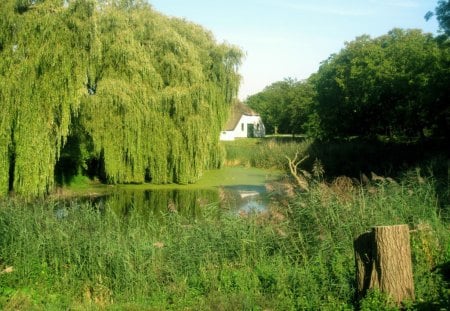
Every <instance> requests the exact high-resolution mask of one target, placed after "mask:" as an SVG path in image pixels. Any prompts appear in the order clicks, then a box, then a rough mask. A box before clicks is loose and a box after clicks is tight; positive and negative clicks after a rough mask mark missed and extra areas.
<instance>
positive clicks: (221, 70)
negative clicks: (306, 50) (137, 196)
mask: <svg viewBox="0 0 450 311" xmlns="http://www.w3.org/2000/svg"><path fill="white" fill-rule="evenodd" d="M241 57H242V53H241V51H240V50H239V49H237V48H235V47H233V46H229V45H225V44H217V43H216V42H215V40H214V38H213V36H212V35H211V33H209V32H208V31H206V30H204V29H203V28H202V27H200V26H198V25H195V24H192V23H189V22H187V21H185V20H180V19H176V18H167V17H165V16H163V15H161V14H159V13H157V12H156V11H154V10H153V9H152V8H151V7H150V6H149V5H148V4H146V3H144V2H140V1H131V0H128V1H124V0H121V1H120V0H119V1H100V0H98V1H92V0H72V1H67V0H66V1H62V0H60V1H58V0H53V1H52V0H41V1H37V0H34V1H33V0H29V1H27V0H7V1H5V2H2V4H0V105H1V109H2V114H1V116H0V193H1V195H5V194H7V193H8V192H9V191H14V192H15V193H18V194H21V195H33V196H35V195H43V194H46V193H48V192H49V191H50V190H51V189H52V188H53V187H54V184H55V174H56V173H55V167H59V168H62V169H67V165H61V162H62V160H66V163H67V160H70V161H69V162H70V163H71V166H72V167H71V169H73V168H74V167H75V171H76V172H77V173H80V172H86V171H87V170H89V169H91V170H92V167H94V166H95V167H96V169H97V171H95V172H96V174H98V175H101V176H102V178H103V179H104V180H105V181H107V182H109V183H140V182H144V181H152V182H154V183H171V182H176V183H191V182H195V181H196V180H197V179H198V178H199V177H200V176H201V174H202V172H203V171H204V170H205V169H207V168H212V167H217V166H218V165H219V164H220V161H221V159H222V154H221V149H220V148H219V145H218V136H219V132H220V130H221V127H222V125H223V124H224V122H225V120H226V118H227V112H228V107H229V105H230V103H231V101H232V99H233V97H235V96H236V93H237V89H238V85H239V75H238V74H237V67H238V65H239V64H240V60H241Z"/></svg>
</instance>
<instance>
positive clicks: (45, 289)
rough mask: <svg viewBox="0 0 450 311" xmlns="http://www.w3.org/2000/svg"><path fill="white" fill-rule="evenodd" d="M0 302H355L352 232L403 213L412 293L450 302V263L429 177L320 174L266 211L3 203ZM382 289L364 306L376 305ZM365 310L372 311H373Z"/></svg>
mask: <svg viewBox="0 0 450 311" xmlns="http://www.w3.org/2000/svg"><path fill="white" fill-rule="evenodd" d="M0 206H1V207H0V271H3V270H4V269H6V268H7V267H10V266H12V267H13V269H14V270H13V272H10V273H2V274H0V309H4V310H61V309H74V310H161V309H163V310H165V309H169V310H180V309H187V310H304V309H307V310H308V309H309V310H318V309H321V310H336V309H339V310H353V309H355V308H356V303H355V301H354V299H353V298H354V295H355V286H354V274H355V271H354V270H355V268H354V257H353V247H352V244H353V239H354V238H355V237H356V236H358V235H359V234H361V233H363V232H365V231H367V230H369V229H370V228H371V227H372V226H375V225H389V224H399V223H407V224H409V225H410V227H411V229H412V230H413V232H412V241H411V243H412V253H413V258H412V259H413V267H414V278H415V285H416V297H417V303H416V304H414V305H412V307H411V308H412V309H420V308H422V307H423V308H439V307H444V306H446V305H447V304H448V303H449V289H448V284H447V285H446V283H445V281H444V279H443V276H442V275H441V274H440V273H439V272H438V271H439V270H436V269H435V267H437V266H439V265H442V264H448V262H449V261H450V244H449V243H450V242H449V238H450V235H449V233H450V229H449V224H448V222H446V221H445V220H444V219H442V218H441V217H440V214H439V213H440V207H439V204H438V202H437V199H436V192H435V184H434V182H433V180H427V179H423V178H422V177H421V178H418V176H417V175H416V174H413V173H412V174H410V175H408V176H406V177H405V178H404V179H403V180H402V182H401V183H398V184H397V183H391V182H389V181H383V182H379V183H378V184H372V185H371V186H370V187H364V188H362V187H357V186H354V187H353V188H346V189H342V188H339V184H338V183H336V184H325V183H316V184H314V185H313V186H312V188H311V191H310V192H308V193H298V194H297V195H296V196H294V197H293V198H291V201H290V203H288V204H287V205H285V206H284V207H283V206H281V205H277V206H275V207H273V208H272V210H271V211H270V212H269V213H268V214H263V215H247V216H245V217H238V216H236V215H230V214H228V213H226V212H224V211H222V210H221V209H220V208H219V207H217V206H215V205H209V206H206V207H205V208H203V209H202V211H201V213H202V214H201V215H199V217H196V218H195V219H194V218H185V217H183V216H182V215H179V214H176V213H168V214H167V215H166V217H163V218H161V217H155V218H152V217H142V216H141V214H140V213H138V212H135V213H133V212H132V213H129V214H128V215H127V216H125V217H124V216H123V215H122V214H119V213H115V212H114V210H113V209H110V208H108V206H106V207H103V208H100V207H95V206H94V207H93V206H89V205H83V204H81V205H80V204H75V203H72V204H71V205H70V206H67V207H66V209H65V210H66V211H67V212H66V213H63V214H62V217H58V216H61V214H58V212H57V210H58V209H59V208H60V207H59V206H58V205H57V204H56V203H53V204H51V203H45V202H41V203H36V204H33V205H25V204H22V203H20V202H17V201H16V202H13V201H5V202H2V203H1V205H0ZM383 299H384V298H383V297H382V296H380V295H379V294H374V295H370V296H369V297H368V298H367V300H365V301H363V303H362V304H361V306H362V307H363V309H365V310H375V309H377V308H378V307H379V305H380V304H381V305H382V306H384V307H386V308H388V305H386V304H385V303H384V302H383V301H384V300H383ZM371 308H372V309H371Z"/></svg>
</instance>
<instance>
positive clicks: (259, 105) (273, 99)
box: [246, 79, 316, 134]
mask: <svg viewBox="0 0 450 311" xmlns="http://www.w3.org/2000/svg"><path fill="white" fill-rule="evenodd" d="M315 96H316V95H315V89H314V87H313V84H311V83H310V81H309V80H307V81H301V82H298V81H295V80H293V79H285V80H284V81H279V82H275V83H273V84H271V85H270V86H267V87H266V88H265V89H264V90H263V91H262V92H260V93H258V94H255V95H252V96H250V97H248V98H247V100H246V104H247V105H248V106H249V107H251V108H252V109H254V110H255V111H257V112H258V113H259V114H260V115H261V118H262V119H263V120H264V125H265V127H266V130H267V133H268V134H296V133H305V132H308V133H309V132H312V129H311V128H310V127H314V122H312V121H313V112H312V108H313V105H314V101H315Z"/></svg>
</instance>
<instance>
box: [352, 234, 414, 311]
mask: <svg viewBox="0 0 450 311" xmlns="http://www.w3.org/2000/svg"><path fill="white" fill-rule="evenodd" d="M354 248H355V260H356V281H357V289H358V298H359V299H361V298H362V297H364V295H365V294H366V292H367V290H368V289H371V288H374V289H375V288H377V289H379V290H380V291H381V292H383V293H386V294H387V295H389V296H390V297H391V299H392V300H393V301H395V302H396V303H397V304H398V305H400V304H401V302H402V301H404V300H414V280H413V274H412V264H411V247H410V238H409V228H408V225H396V226H379V227H374V228H372V231H371V232H367V233H364V234H362V235H360V236H359V237H358V238H357V239H356V240H355V242H354Z"/></svg>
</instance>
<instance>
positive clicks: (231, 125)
mask: <svg viewBox="0 0 450 311" xmlns="http://www.w3.org/2000/svg"><path fill="white" fill-rule="evenodd" d="M243 115H246V116H259V114H258V113H256V112H255V111H254V110H252V109H251V108H250V107H249V106H247V105H245V104H243V103H242V102H240V101H236V102H235V103H234V104H233V106H231V111H230V116H229V117H228V121H227V123H226V124H225V130H226V131H232V130H234V129H235V128H236V125H237V124H238V122H239V120H240V119H241V117H242V116H243Z"/></svg>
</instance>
